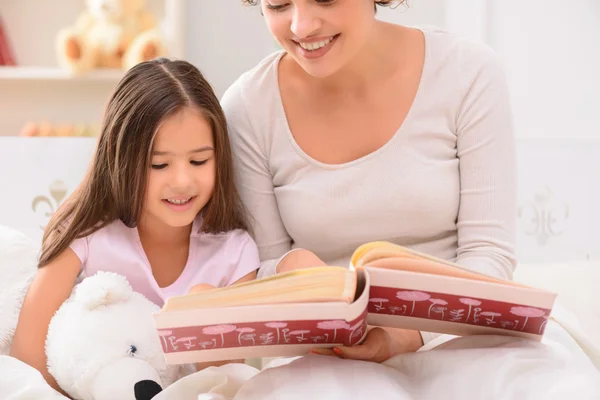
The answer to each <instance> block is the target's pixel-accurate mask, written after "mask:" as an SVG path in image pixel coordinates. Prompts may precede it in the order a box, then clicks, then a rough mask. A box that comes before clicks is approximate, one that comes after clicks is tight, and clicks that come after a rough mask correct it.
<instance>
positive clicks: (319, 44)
mask: <svg viewBox="0 0 600 400" xmlns="http://www.w3.org/2000/svg"><path fill="white" fill-rule="evenodd" d="M332 40H333V36H332V37H330V38H328V39H325V40H322V41H320V42H313V43H298V44H299V45H300V47H302V48H303V49H304V50H308V51H313V50H318V49H320V48H321V47H325V46H327V45H328V44H329V42H331V41H332Z"/></svg>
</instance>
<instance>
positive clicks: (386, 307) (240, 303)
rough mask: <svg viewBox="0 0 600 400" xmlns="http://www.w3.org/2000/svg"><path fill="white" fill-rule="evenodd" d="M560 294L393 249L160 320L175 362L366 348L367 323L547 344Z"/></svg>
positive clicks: (191, 299) (191, 302)
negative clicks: (546, 335) (341, 347)
mask: <svg viewBox="0 0 600 400" xmlns="http://www.w3.org/2000/svg"><path fill="white" fill-rule="evenodd" d="M555 298H556V294H554V293H551V292H547V291H544V290H540V289H535V288H531V287H527V286H524V285H521V284H518V283H515V282H512V281H505V280H502V279H498V278H494V277H490V276H486V275H482V274H478V273H475V272H473V271H470V270H467V269H465V268H464V267H461V266H459V265H457V264H454V263H451V262H448V261H445V260H441V259H437V258H435V257H431V256H429V255H426V254H422V253H418V252H415V251H413V250H410V249H407V248H405V247H402V246H398V245H394V244H391V243H388V242H372V243H367V244H365V245H363V246H360V247H359V248H358V249H356V251H355V252H354V254H353V256H352V259H351V262H350V266H349V268H345V267H329V266H325V267H316V268H309V269H302V270H297V271H291V272H287V273H282V274H278V275H274V276H270V277H266V278H262V279H258V280H255V281H250V282H245V283H242V284H237V285H233V286H229V287H225V288H218V289H213V290H208V291H206V292H200V293H194V294H189V295H185V296H179V297H173V298H170V299H168V300H167V301H166V303H165V305H164V307H163V308H162V310H161V311H160V312H158V313H156V314H155V315H154V318H155V322H156V327H157V329H158V332H159V335H160V338H161V342H162V346H163V352H164V354H165V357H166V360H167V362H168V363H172V364H178V363H191V362H208V361H218V360H229V359H239V358H251V357H276V356H294V355H303V354H307V353H308V352H309V351H310V350H311V349H312V348H314V347H333V346H336V345H346V346H351V345H355V344H358V343H360V342H361V341H362V340H363V339H364V337H365V335H366V332H367V325H374V326H384V327H396V328H406V329H415V330H421V331H428V332H438V333H449V334H455V335H473V334H500V335H511V336H517V337H522V338H527V339H532V340H540V339H541V338H542V336H543V333H544V329H545V326H546V323H547V321H548V318H549V316H550V312H551V310H552V307H553V305H554V300H555Z"/></svg>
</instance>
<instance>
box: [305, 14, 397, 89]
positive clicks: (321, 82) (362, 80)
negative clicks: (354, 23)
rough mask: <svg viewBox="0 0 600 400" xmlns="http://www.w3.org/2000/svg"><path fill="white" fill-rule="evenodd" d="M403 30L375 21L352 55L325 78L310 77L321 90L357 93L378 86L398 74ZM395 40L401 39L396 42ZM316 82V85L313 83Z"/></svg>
mask: <svg viewBox="0 0 600 400" xmlns="http://www.w3.org/2000/svg"><path fill="white" fill-rule="evenodd" d="M406 31H408V29H407V28H404V27H399V26H398V25H393V24H389V23H386V22H382V21H375V22H374V24H373V28H372V29H371V33H370V35H369V38H368V39H367V41H366V42H365V45H364V46H363V47H362V49H361V50H360V51H359V52H358V53H357V54H356V56H355V57H354V58H353V59H352V60H350V61H349V62H348V64H347V65H345V66H344V67H343V68H342V69H340V70H339V71H337V72H336V73H334V74H333V75H331V76H328V77H326V78H321V79H318V78H313V79H315V84H317V85H318V86H319V87H321V88H323V89H324V90H327V91H331V92H337V91H343V92H345V93H356V94H361V93H365V92H369V91H370V90H372V89H373V88H377V87H379V84H380V83H382V82H387V81H389V79H390V78H391V77H392V76H393V75H394V74H395V73H396V72H397V71H398V69H399V67H400V64H401V59H402V57H401V56H399V55H401V54H402V42H403V40H402V39H403V38H404V36H406V34H405V32H406ZM399 38H401V40H400V41H399ZM317 81H318V82H317Z"/></svg>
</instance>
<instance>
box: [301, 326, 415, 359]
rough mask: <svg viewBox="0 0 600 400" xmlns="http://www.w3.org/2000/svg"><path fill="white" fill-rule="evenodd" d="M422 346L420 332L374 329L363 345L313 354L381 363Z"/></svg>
mask: <svg viewBox="0 0 600 400" xmlns="http://www.w3.org/2000/svg"><path fill="white" fill-rule="evenodd" d="M421 346H423V339H422V338H421V334H420V333H419V331H414V330H409V329H397V328H380V327H374V328H371V329H370V330H369V331H368V332H367V336H366V338H365V340H364V341H363V342H362V343H361V344H358V345H356V346H350V347H346V346H341V347H334V348H333V349H323V348H316V349H314V350H313V351H312V353H314V354H324V355H334V356H337V357H340V358H347V359H352V360H363V361H372V362H377V363H380V362H383V361H386V360H387V359H389V358H391V357H393V356H396V355H398V354H402V353H410V352H415V351H417V350H418V349H419V348H420V347H421Z"/></svg>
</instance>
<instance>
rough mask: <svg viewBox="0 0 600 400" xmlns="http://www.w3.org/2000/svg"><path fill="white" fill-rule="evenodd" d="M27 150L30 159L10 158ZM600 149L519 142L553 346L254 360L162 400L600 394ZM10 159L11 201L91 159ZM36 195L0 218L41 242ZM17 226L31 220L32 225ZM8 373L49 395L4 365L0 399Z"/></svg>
mask: <svg viewBox="0 0 600 400" xmlns="http://www.w3.org/2000/svg"><path fill="white" fill-rule="evenodd" d="M81 143H82V144H81V146H88V147H86V148H85V149H83V151H87V152H88V153H87V154H90V149H91V146H93V144H92V143H91V142H81ZM15 146H23V144H15ZM86 149H87V150H86ZM46 150H47V148H46ZM19 153H21V154H24V155H25V156H26V157H25V158H24V159H22V160H16V159H15V160H12V158H13V155H14V154H19ZM80 154H81V152H80ZM599 154H600V140H597V139H572V138H571V139H551V140H547V139H544V140H542V139H522V140H520V141H519V142H518V161H519V181H518V200H519V220H518V222H519V223H518V236H517V240H518V246H517V251H518V258H519V260H520V265H519V267H518V268H517V270H516V273H515V279H516V280H518V281H521V282H524V283H527V284H530V285H534V286H538V287H543V288H547V289H550V290H554V291H556V292H558V293H559V296H558V300H557V308H556V312H555V315H554V317H555V320H554V321H551V322H550V323H549V324H548V328H547V335H546V339H545V341H544V346H542V347H539V346H531V345H528V346H523V344H522V342H516V341H505V340H504V339H498V338H492V337H488V338H460V339H454V340H451V339H453V338H452V337H450V336H443V337H441V338H439V339H438V340H437V341H436V342H434V343H431V344H430V346H429V348H428V349H424V351H420V352H418V353H415V354H411V355H404V356H398V357H395V358H393V359H391V360H389V361H388V362H386V363H384V364H382V365H378V364H370V363H363V362H354V361H349V360H339V359H335V358H330V357H323V356H307V357H304V358H299V359H294V360H290V359H284V360H275V361H274V363H272V364H270V367H272V368H269V367H268V368H266V369H264V370H263V371H258V370H257V369H254V368H253V367H251V366H249V365H228V366H225V367H221V368H213V369H209V370H205V371H202V372H199V373H196V374H193V375H191V376H189V377H187V378H184V379H183V380H181V381H179V382H178V383H176V384H175V385H173V386H171V387H170V388H168V389H167V390H165V391H164V392H163V393H162V394H160V395H159V396H157V397H156V398H155V399H156V400H163V399H181V400H185V399H194V400H197V399H198V400H202V399H204V400H209V399H211V398H213V399H215V400H216V399H232V398H235V399H236V400H248V399H261V400H269V399H286V400H287V399H306V398H309V397H311V398H314V399H349V398H371V397H374V396H376V397H377V398H379V399H388V398H390V399H391V398H393V399H411V400H413V399H439V398H444V399H461V400H470V399H478V400H479V399H484V398H485V399H503V400H504V399H515V400H516V399H518V400H523V399H544V400H546V399H567V398H569V399H570V398H576V399H578V400H579V399H600V387H598V386H599V385H600V372H598V370H599V369H600V350H599V348H600V296H598V295H597V291H598V289H600V235H598V234H597V230H598V227H599V226H600V207H598V205H599V204H600V183H599V182H598V180H597V177H598V176H600V156H599ZM28 157H29V158H30V159H28ZM53 157H56V158H53ZM58 158H61V160H60V161H61V162H58ZM0 159H2V160H7V159H8V160H11V163H12V164H11V165H12V170H20V171H21V172H20V173H21V176H20V177H16V176H15V177H7V176H6V174H2V177H1V178H0V186H2V187H5V188H6V187H8V188H11V193H12V196H11V197H13V198H14V197H18V196H19V195H20V194H19V193H18V192H15V190H18V189H17V188H23V187H24V186H23V179H27V178H26V177H29V179H32V180H31V181H30V182H37V183H36V184H39V185H40V188H39V190H38V188H33V189H27V190H28V192H27V194H26V196H29V197H32V196H31V193H38V192H40V193H42V192H41V190H42V189H41V188H42V187H43V188H44V190H46V188H47V187H48V185H49V183H48V182H50V181H51V179H55V178H56V177H60V176H68V177H69V178H68V179H67V180H68V181H69V182H70V183H69V186H73V185H72V182H76V181H77V179H80V176H82V175H83V173H84V171H85V168H86V163H87V159H86V158H85V157H79V158H78V159H76V160H75V159H74V160H73V163H75V164H79V166H77V165H72V164H71V165H70V166H69V167H68V168H67V167H65V164H64V163H65V160H64V153H63V154H61V155H60V157H59V156H54V155H52V153H51V152H49V151H42V147H40V153H39V154H35V155H34V154H30V153H27V152H23V151H15V149H12V150H10V149H8V148H5V147H3V146H0ZM32 165H33V166H37V168H40V166H42V165H44V166H45V170H44V172H43V174H42V175H41V176H43V177H44V178H43V179H39V180H35V179H34V178H32V177H34V176H37V175H36V172H35V171H32V170H31V166H32ZM69 191H70V190H69ZM29 197H27V198H26V199H25V201H23V200H20V203H23V202H25V203H27V207H21V208H19V207H15V208H13V209H12V210H11V212H10V218H8V217H7V216H8V215H9V213H8V211H6V209H5V210H4V211H0V225H2V224H4V225H8V226H10V227H12V228H15V229H18V230H21V231H24V232H25V233H28V234H29V232H34V235H32V236H36V235H38V234H39V231H37V230H35V229H39V228H38V227H36V228H35V229H34V228H33V227H32V225H31V224H32V222H31V221H32V218H31V215H29V216H25V215H23V218H20V217H19V215H18V213H19V212H21V211H20V210H22V212H23V213H29V214H31V213H32V211H31V201H32V199H30V198H29ZM15 210H16V211H15ZM18 221H29V222H26V223H27V224H28V225H26V226H25V225H19V222H18ZM36 223H37V220H36ZM38 237H39V236H38ZM436 346H437V347H436ZM432 347H435V348H433V349H432ZM290 361H293V362H290ZM594 365H595V366H594ZM7 369H13V370H11V372H10V376H12V377H14V376H16V375H15V374H16V373H17V371H21V372H22V374H21V375H19V376H20V377H21V380H20V381H18V383H19V385H18V387H20V388H21V389H20V390H21V393H26V392H27V390H25V391H23V387H25V388H27V385H30V390H31V391H30V393H33V392H32V391H33V390H36V388H38V390H40V389H39V385H38V384H39V383H40V381H39V380H37V379H38V378H36V377H35V374H33V375H31V378H29V375H28V374H29V373H30V371H27V368H25V366H23V365H20V364H18V363H14V362H12V361H11V360H6V359H1V358H0V398H2V399H4V398H6V397H2V395H5V396H6V393H7V392H6V390H8V389H7V388H8V386H6V385H7V383H8V382H9V381H10V382H13V383H14V382H17V381H15V380H14V379H12V380H10V379H8V378H7V377H8V376H9V375H6V371H7ZM3 377H4V379H5V380H4V381H3V380H2V379H3ZM36 382H37V384H36ZM306 382H310V384H307V383H306ZM23 384H25V386H23ZM3 385H4V386H3ZM594 385H595V387H593V386H594ZM3 387H4V390H5V392H3V391H2V390H3V389H2V388H3ZM13 387H15V386H13ZM593 390H598V391H597V392H594V391H593ZM38 393H39V392H38ZM210 393H212V395H211V394H210ZM200 394H201V396H200V397H199V395H200ZM211 396H212V397H211ZM13 398H14V399H21V398H22V399H25V398H42V397H40V396H39V395H35V396H33V397H25V395H23V396H22V397H13Z"/></svg>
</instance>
